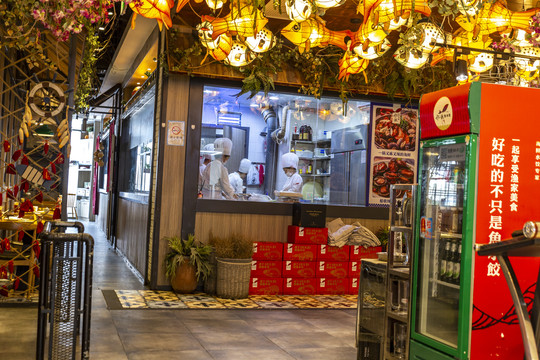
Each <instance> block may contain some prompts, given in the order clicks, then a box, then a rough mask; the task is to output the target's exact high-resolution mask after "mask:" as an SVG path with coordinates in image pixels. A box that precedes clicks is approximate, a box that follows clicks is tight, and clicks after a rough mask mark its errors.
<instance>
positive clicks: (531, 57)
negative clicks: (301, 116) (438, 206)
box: [130, 0, 540, 85]
mask: <svg viewBox="0 0 540 360" xmlns="http://www.w3.org/2000/svg"><path fill="white" fill-rule="evenodd" d="M171 1H172V0H151V1H149V0H142V1H138V2H134V3H131V4H130V6H131V7H132V8H134V9H136V6H138V5H134V4H141V3H142V4H144V3H150V4H157V3H161V4H165V5H164V6H165V8H166V10H169V9H170V8H172V7H174V4H171ZM347 1H348V2H352V1H353V0H347ZM201 3H202V0H193V2H192V3H190V2H189V0H180V2H179V3H178V5H177V12H178V11H180V10H181V9H183V8H187V7H191V8H192V9H193V8H196V11H195V10H193V12H194V13H195V14H197V16H199V18H200V22H199V24H198V25H197V26H196V29H197V31H198V35H199V40H200V42H201V44H202V45H203V46H204V47H205V48H206V49H207V55H209V56H211V57H212V58H214V59H215V60H218V61H222V62H223V63H225V64H227V65H232V66H237V67H242V66H245V65H247V64H249V63H250V62H251V61H253V59H255V58H256V57H257V56H258V55H259V54H261V53H264V52H266V51H268V50H270V49H272V47H273V46H274V44H275V43H276V36H280V37H281V38H282V39H283V38H284V39H286V40H288V41H289V42H290V43H292V44H293V45H294V46H296V47H297V49H298V51H299V52H300V53H303V52H305V51H309V50H310V49H312V48H316V47H318V48H323V47H327V46H335V47H337V48H340V49H342V50H343V53H342V54H343V55H342V58H341V60H340V61H339V67H340V68H339V75H338V77H339V79H341V80H344V81H347V80H348V79H349V76H350V75H352V74H360V73H362V72H365V71H366V69H367V66H368V64H369V62H370V61H377V58H379V57H381V56H382V55H383V54H385V53H386V52H388V51H391V52H392V53H393V57H394V59H395V60H396V61H397V62H398V63H399V64H401V65H403V66H405V67H408V68H411V69H419V68H422V67H424V66H426V65H431V66H434V65H436V64H437V63H438V62H440V61H443V60H446V61H451V62H454V64H457V62H458V61H459V62H460V64H461V65H460V66H461V67H463V66H466V69H467V71H468V72H469V74H468V76H467V75H466V76H465V77H466V78H467V80H465V81H470V80H471V79H478V78H479V74H482V73H486V72H488V71H490V70H492V69H493V67H494V65H496V64H497V65H498V66H501V65H505V64H506V63H509V64H510V67H509V68H511V69H513V70H514V71H513V72H514V74H513V75H514V77H515V80H514V81H513V83H515V84H521V85H526V84H530V82H531V81H533V80H535V79H537V78H538V68H539V66H540V49H539V48H538V47H536V45H538V42H537V41H538V40H537V39H538V36H540V34H539V33H540V21H539V19H538V18H537V16H536V15H537V12H539V11H540V9H538V8H535V9H530V10H526V11H512V10H509V9H508V7H507V4H506V2H505V1H503V0H496V1H482V0H460V1H456V2H455V5H454V6H448V2H443V1H442V0H431V1H429V0H360V2H359V3H358V4H354V5H355V7H356V13H354V10H353V11H351V6H343V5H344V4H345V3H346V1H345V0H283V1H281V0H273V2H272V4H273V5H274V6H275V7H276V8H280V9H281V10H282V11H283V10H285V11H283V12H286V14H287V16H288V18H289V19H290V22H289V23H288V24H283V20H278V19H273V18H272V19H269V18H267V17H266V16H265V9H268V5H269V4H266V2H265V1H263V0H254V1H248V0H229V1H225V0H223V1H222V0H206V2H205V3H202V4H201ZM202 5H206V7H204V6H202ZM349 5H350V4H349ZM144 6H145V7H141V8H148V6H149V5H144ZM523 6H525V5H523ZM336 7H340V8H341V9H343V10H342V12H341V13H340V14H341V16H342V17H347V16H348V18H349V19H353V18H355V19H357V18H358V17H361V23H360V26H359V27H358V28H357V29H343V27H342V28H341V29H339V30H333V29H331V28H330V26H329V25H330V24H332V25H333V26H334V25H335V22H333V21H334V20H335V18H334V17H333V16H330V15H329V16H328V19H325V16H326V15H327V12H328V11H330V10H332V9H333V8H336ZM332 11H334V10H332ZM335 11H337V10H335ZM165 12H166V11H165ZM198 12H200V13H201V14H199V13H198ZM138 13H139V14H141V15H143V16H147V15H145V13H144V12H143V11H139V12H138ZM210 14H212V15H210ZM167 15H168V13H167ZM153 16H154V18H156V19H158V21H161V22H163V23H165V24H166V27H170V21H169V20H170V17H168V16H161V17H158V16H156V15H153ZM276 24H278V25H276ZM441 24H444V26H443V25H441ZM342 25H343V24H342ZM345 26H346V25H345ZM352 27H353V26H352V25H351V28H352ZM276 28H277V29H280V30H279V34H278V33H277V32H276V33H275V34H274V33H273V32H272V31H271V30H270V29H276ZM536 30H538V33H537V32H536ZM389 37H390V39H389ZM396 38H399V39H398V41H397V44H396V41H395V39H396ZM390 40H392V41H390ZM392 42H393V43H394V45H392ZM464 49H465V50H464ZM503 52H505V53H507V55H508V56H506V55H505V56H500V55H501V54H502V53H503ZM520 55H521V56H520ZM461 60H463V61H461ZM505 62H506V63H505ZM506 70H508V67H505V76H504V78H505V81H507V80H508V76H507V71H506ZM462 78H463V77H462ZM488 78H489V77H488Z"/></svg>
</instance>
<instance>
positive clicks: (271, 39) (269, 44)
mask: <svg viewBox="0 0 540 360" xmlns="http://www.w3.org/2000/svg"><path fill="white" fill-rule="evenodd" d="M245 43H246V45H247V46H248V47H249V49H250V50H251V51H254V52H256V53H263V52H266V51H268V50H270V49H271V48H273V47H274V45H276V37H275V36H274V34H273V33H272V32H271V31H270V30H268V29H266V28H264V29H262V30H261V31H259V32H258V33H257V34H256V35H255V36H250V37H247V38H246V40H245Z"/></svg>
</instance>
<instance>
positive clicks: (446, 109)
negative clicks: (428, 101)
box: [433, 96, 453, 131]
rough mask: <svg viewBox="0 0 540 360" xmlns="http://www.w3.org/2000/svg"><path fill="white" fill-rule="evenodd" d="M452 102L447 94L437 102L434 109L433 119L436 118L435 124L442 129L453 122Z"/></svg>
mask: <svg viewBox="0 0 540 360" xmlns="http://www.w3.org/2000/svg"><path fill="white" fill-rule="evenodd" d="M452 116H453V115H452V103H451V102H450V99H449V98H447V97H446V96H443V97H442V98H440V99H439V100H437V103H436V104H435V108H434V109H433V120H435V125H437V127H438V128H439V129H440V130H443V131H444V130H446V129H448V128H449V127H450V124H452Z"/></svg>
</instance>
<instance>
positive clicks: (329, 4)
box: [314, 0, 345, 9]
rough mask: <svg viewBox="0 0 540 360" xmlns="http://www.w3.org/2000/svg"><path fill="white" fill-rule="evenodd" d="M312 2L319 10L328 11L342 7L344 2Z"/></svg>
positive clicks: (319, 0) (334, 0)
mask: <svg viewBox="0 0 540 360" xmlns="http://www.w3.org/2000/svg"><path fill="white" fill-rule="evenodd" d="M314 2H315V5H317V7H319V8H322V9H330V8H333V7H338V6H341V5H343V4H344V3H345V0H314Z"/></svg>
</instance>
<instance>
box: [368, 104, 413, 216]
mask: <svg viewBox="0 0 540 360" xmlns="http://www.w3.org/2000/svg"><path fill="white" fill-rule="evenodd" d="M418 138H419V114H418V110H417V109H413V108H407V107H403V105H401V104H393V105H392V104H384V105H383V104H372V105H371V154H370V167H369V178H368V179H369V190H368V191H369V194H368V204H369V205H374V206H389V205H390V185H392V184H414V182H415V179H416V174H417V167H418V146H419V141H418Z"/></svg>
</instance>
